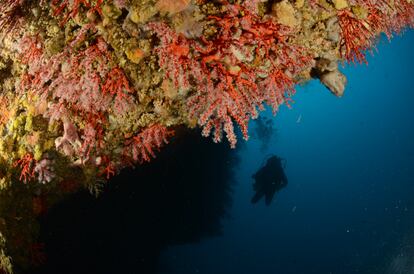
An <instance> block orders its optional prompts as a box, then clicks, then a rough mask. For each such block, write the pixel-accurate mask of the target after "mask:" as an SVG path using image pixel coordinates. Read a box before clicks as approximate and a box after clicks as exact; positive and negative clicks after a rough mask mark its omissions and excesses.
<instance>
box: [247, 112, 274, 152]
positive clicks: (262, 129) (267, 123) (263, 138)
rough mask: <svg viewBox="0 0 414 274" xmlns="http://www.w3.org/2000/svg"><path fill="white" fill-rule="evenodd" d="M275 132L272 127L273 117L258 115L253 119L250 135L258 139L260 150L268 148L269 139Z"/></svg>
mask: <svg viewBox="0 0 414 274" xmlns="http://www.w3.org/2000/svg"><path fill="white" fill-rule="evenodd" d="M276 134H277V130H276V128H275V127H274V119H271V118H267V117H264V116H259V117H258V118H257V119H256V120H254V127H253V130H252V137H253V138H254V139H257V140H259V142H260V150H261V151H262V152H264V151H266V150H268V148H269V145H270V141H271V140H272V138H273V137H274V136H275V135H276Z"/></svg>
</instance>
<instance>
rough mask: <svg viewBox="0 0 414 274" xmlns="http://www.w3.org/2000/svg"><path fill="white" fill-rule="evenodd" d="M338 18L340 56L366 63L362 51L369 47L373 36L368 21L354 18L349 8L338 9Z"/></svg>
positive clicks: (350, 60)
mask: <svg viewBox="0 0 414 274" xmlns="http://www.w3.org/2000/svg"><path fill="white" fill-rule="evenodd" d="M338 19H339V25H340V27H341V30H342V35H341V41H340V51H341V56H342V57H345V59H346V60H347V61H348V62H353V63H366V64H367V63H368V62H367V60H366V58H365V53H364V51H366V50H369V49H370V48H371V46H372V38H373V36H374V33H372V30H371V29H370V28H369V25H368V23H367V22H366V21H365V20H363V19H358V18H356V17H355V15H354V14H353V13H352V12H351V11H350V10H349V9H343V10H340V11H338Z"/></svg>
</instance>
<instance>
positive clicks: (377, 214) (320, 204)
mask: <svg viewBox="0 0 414 274" xmlns="http://www.w3.org/2000/svg"><path fill="white" fill-rule="evenodd" d="M413 47H414V32H413V31H409V32H407V33H405V34H404V35H403V36H402V37H395V38H394V39H392V41H391V43H389V42H388V41H386V39H382V41H381V42H380V43H379V45H378V47H377V48H378V52H376V53H374V56H373V57H372V56H369V57H368V61H369V65H368V66H365V65H358V66H355V65H347V66H346V67H344V68H341V70H342V71H343V72H344V73H345V74H346V76H347V78H348V85H347V89H346V93H345V95H344V97H343V98H340V99H338V98H336V97H334V96H333V95H331V94H330V93H329V92H328V90H326V89H325V88H324V87H323V86H322V85H321V84H319V83H318V82H317V81H312V82H310V83H308V84H306V85H305V86H302V87H298V88H297V94H296V95H295V96H294V101H295V103H294V104H293V105H292V108H291V109H288V108H287V107H282V108H281V109H280V111H279V113H278V114H277V116H276V117H274V118H272V119H273V121H274V125H275V127H276V128H277V132H275V134H274V136H273V138H272V140H271V143H270V145H269V147H268V148H267V150H265V151H263V150H262V149H260V146H261V143H260V140H259V139H256V138H251V140H250V141H249V142H247V144H246V145H245V146H243V147H242V148H240V149H239V152H238V153H239V157H240V160H241V162H240V163H239V164H238V165H237V166H236V167H235V172H236V182H237V183H236V184H235V185H234V187H233V206H232V208H231V210H230V217H229V218H227V219H225V220H223V222H222V224H223V233H222V236H219V237H210V238H206V239H202V240H201V241H200V242H198V243H193V244H184V245H178V246H177V245H175V246H170V247H169V248H168V249H167V250H166V251H164V252H163V253H162V256H161V259H160V269H159V272H160V273H177V274H178V273H180V274H187V273H188V274H189V273H208V274H210V273H217V274H221V273H223V274H224V273H225V274H232V273H281V274H288V273H304V274H307V273H318V274H322V273H335V274H337V273H347V274H350V273H378V274H380V273H394V274H395V273H400V274H406V273H414V247H413V246H414V176H413V170H414V169H413V168H414V167H413V164H414V122H413V117H414V115H413V114H414V113H413V112H414V109H413V105H414V87H413V79H414V73H413V62H414V50H413ZM263 115H264V116H265V117H271V113H269V112H266V113H263ZM299 117H300V119H299ZM251 128H252V129H254V124H252V127H251ZM251 133H252V134H253V135H254V130H252V131H251ZM269 153H275V154H277V155H279V156H281V157H283V158H285V159H286V160H287V167H286V173H287V176H288V178H289V185H288V186H287V187H286V188H285V189H283V190H282V191H281V192H280V193H278V194H277V196H276V199H275V201H273V203H272V204H271V206H270V207H265V205H264V203H263V202H262V203H258V204H256V205H252V204H250V198H251V197H252V195H253V190H252V183H253V181H252V179H251V175H252V174H253V173H254V172H255V171H256V170H257V169H259V168H260V166H261V164H262V162H263V159H265V157H266V155H267V154H269ZM212 172H214V170H212Z"/></svg>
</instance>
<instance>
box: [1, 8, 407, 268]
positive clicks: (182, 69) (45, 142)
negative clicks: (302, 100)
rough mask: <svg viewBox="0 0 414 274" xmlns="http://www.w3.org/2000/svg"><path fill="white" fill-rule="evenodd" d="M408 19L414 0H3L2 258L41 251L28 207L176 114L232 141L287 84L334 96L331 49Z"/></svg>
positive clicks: (358, 45)
mask: <svg viewBox="0 0 414 274" xmlns="http://www.w3.org/2000/svg"><path fill="white" fill-rule="evenodd" d="M413 26H414V3H413V2H412V1H411V0H393V1H388V0H295V1H294V0H282V1H275V0H269V1H267V0H245V1H243V0H233V1H231V0H229V1H225V0H215V1H206V0H177V1H169V0H113V1H111V0H73V1H69V0H60V1H59V0H40V1H30V0H1V1H0V134H1V138H0V272H1V271H3V272H5V273H11V272H12V266H11V259H10V257H11V258H13V259H12V262H13V263H14V264H15V265H16V267H15V272H18V271H19V270H20V269H25V268H26V267H27V266H29V265H31V264H41V263H43V262H44V260H45V258H44V256H43V255H42V248H43V245H42V243H38V242H36V231H37V229H38V228H37V221H36V219H37V218H38V217H39V216H40V215H42V214H45V212H46V211H47V208H49V207H50V206H51V205H53V204H54V203H55V202H57V201H59V200H60V199H62V198H63V197H64V196H65V195H66V194H67V193H70V192H74V191H76V190H77V189H78V188H81V187H86V188H88V189H89V190H90V191H91V192H92V193H95V194H96V193H99V190H100V187H101V185H102V184H103V183H105V181H106V180H108V179H109V178H110V177H111V176H114V175H115V174H117V173H118V172H119V171H120V170H121V169H122V168H124V167H126V166H131V165H132V166H133V165H136V164H142V163H144V162H149V161H150V160H151V159H152V158H155V157H156V151H157V150H159V149H161V148H162V146H164V145H166V144H167V143H168V141H169V139H170V138H172V136H173V135H174V128H176V127H177V126H182V125H185V126H187V127H190V128H194V127H196V126H198V127H201V128H202V134H203V136H210V135H212V138H213V140H214V141H215V142H220V141H222V139H223V133H224V134H225V138H226V140H227V141H228V142H229V144H230V146H231V147H235V146H236V143H237V139H238V135H239V134H238V131H240V132H241V136H242V137H243V138H244V139H246V140H247V139H248V137H249V135H248V122H249V121H250V120H251V119H255V118H257V117H258V115H259V112H260V111H261V110H263V109H264V108H265V106H269V107H271V108H272V110H273V112H274V113H275V114H276V112H277V111H278V108H279V106H280V105H282V104H287V105H289V102H290V101H291V96H292V95H293V94H294V93H295V89H294V87H295V84H297V83H302V82H306V81H307V80H309V79H311V78H312V77H314V78H318V79H320V81H321V82H322V83H323V84H324V85H325V86H326V87H327V88H328V89H329V90H330V91H331V92H332V93H333V94H334V95H336V96H338V97H340V96H342V95H343V93H344V90H345V85H346V78H345V76H344V75H343V74H342V73H341V72H340V71H339V69H338V65H337V64H338V62H350V63H366V62H367V61H366V58H365V54H366V53H367V51H370V50H372V48H373V47H375V41H376V37H378V35H380V34H381V33H385V34H386V35H387V37H388V38H389V39H391V38H392V36H393V35H395V34H400V33H402V32H403V31H404V30H405V28H408V27H413ZM17 201H18V202H17ZM16 204H17V205H18V206H16ZM28 225H29V226H30V227H31V229H26V227H27V226H28Z"/></svg>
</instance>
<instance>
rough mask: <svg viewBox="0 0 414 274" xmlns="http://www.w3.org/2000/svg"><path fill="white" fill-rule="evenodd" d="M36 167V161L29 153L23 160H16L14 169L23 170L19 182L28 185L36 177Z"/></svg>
mask: <svg viewBox="0 0 414 274" xmlns="http://www.w3.org/2000/svg"><path fill="white" fill-rule="evenodd" d="M35 165H36V160H35V159H34V158H33V155H32V154H30V153H27V154H26V155H24V156H23V158H21V159H19V160H16V161H15V162H14V164H13V167H19V168H20V169H21V173H20V177H19V180H20V181H23V182H25V183H27V182H28V181H30V180H31V179H33V178H34V177H35Z"/></svg>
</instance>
